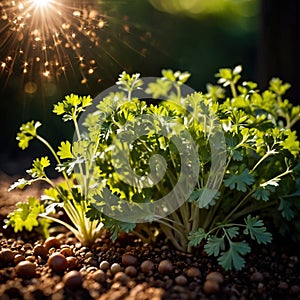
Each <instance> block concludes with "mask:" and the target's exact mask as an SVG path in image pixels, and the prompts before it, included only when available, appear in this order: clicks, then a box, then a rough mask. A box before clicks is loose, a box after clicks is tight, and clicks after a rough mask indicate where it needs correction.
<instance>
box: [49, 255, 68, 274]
mask: <svg viewBox="0 0 300 300" xmlns="http://www.w3.org/2000/svg"><path fill="white" fill-rule="evenodd" d="M48 265H49V267H50V268H51V269H52V270H53V271H55V272H64V271H65V270H66V269H67V267H68V263H67V260H66V258H65V257H64V256H63V255H62V254H60V253H54V254H52V255H51V256H50V257H49V259H48Z"/></svg>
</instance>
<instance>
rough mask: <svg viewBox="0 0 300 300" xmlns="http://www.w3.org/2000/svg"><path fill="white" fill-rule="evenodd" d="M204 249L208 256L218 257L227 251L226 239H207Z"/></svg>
mask: <svg viewBox="0 0 300 300" xmlns="http://www.w3.org/2000/svg"><path fill="white" fill-rule="evenodd" d="M204 249H205V251H206V253H207V254H208V255H214V256H218V255H219V253H220V252H221V251H223V250H224V249H225V243H224V237H222V238H218V237H216V236H210V237H209V238H208V239H207V243H206V244H205V246H204Z"/></svg>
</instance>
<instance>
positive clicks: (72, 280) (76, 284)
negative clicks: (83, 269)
mask: <svg viewBox="0 0 300 300" xmlns="http://www.w3.org/2000/svg"><path fill="white" fill-rule="evenodd" d="M63 283H64V284H65V286H66V287H69V288H80V287H81V286H82V283H83V278H82V275H81V273H80V272H78V271H75V270H73V271H70V272H68V273H67V274H65V275H64V277H63Z"/></svg>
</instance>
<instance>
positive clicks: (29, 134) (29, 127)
mask: <svg viewBox="0 0 300 300" xmlns="http://www.w3.org/2000/svg"><path fill="white" fill-rule="evenodd" d="M41 125H42V124H41V123H40V122H34V121H30V122H27V123H25V124H22V126H21V127H20V132H18V133H17V140H18V141H19V143H18V146H19V147H20V148H21V149H22V150H24V149H26V148H27V147H28V145H29V142H30V141H31V140H32V139H33V138H34V137H36V136H37V128H38V127H40V126H41Z"/></svg>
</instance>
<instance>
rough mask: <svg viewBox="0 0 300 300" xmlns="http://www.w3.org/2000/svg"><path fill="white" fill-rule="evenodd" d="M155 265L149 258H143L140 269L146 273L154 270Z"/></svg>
mask: <svg viewBox="0 0 300 300" xmlns="http://www.w3.org/2000/svg"><path fill="white" fill-rule="evenodd" d="M154 268H155V266H154V263H153V262H152V261H151V260H145V261H143V262H142V264H141V270H142V272H143V273H145V274H148V273H150V272H152V271H153V270H154Z"/></svg>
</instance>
